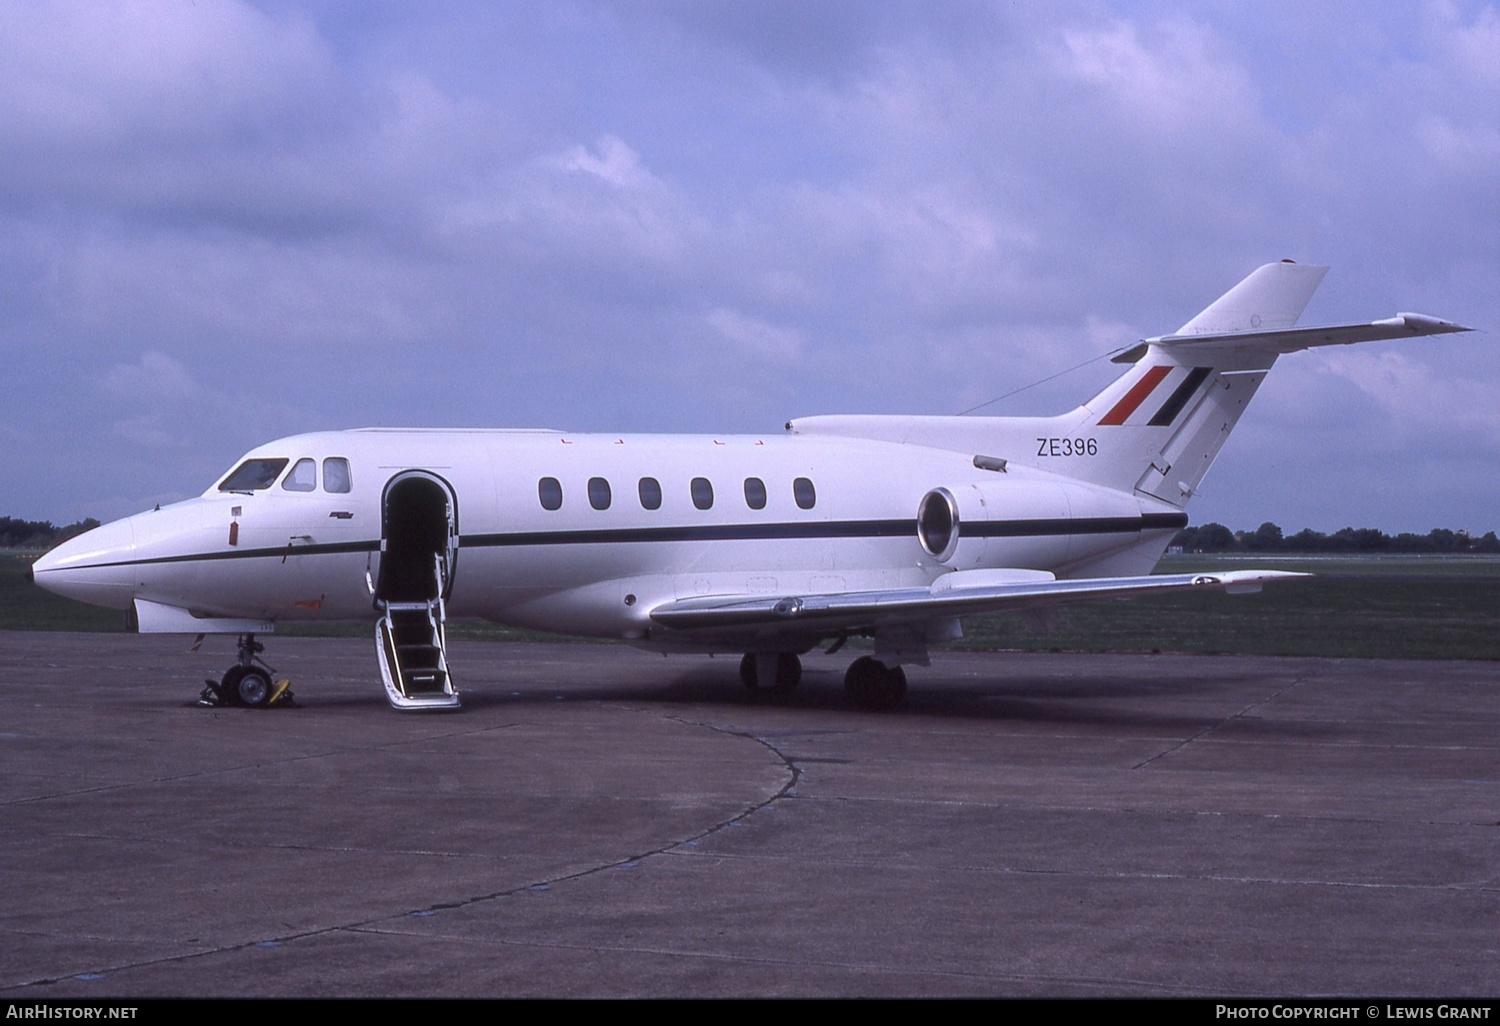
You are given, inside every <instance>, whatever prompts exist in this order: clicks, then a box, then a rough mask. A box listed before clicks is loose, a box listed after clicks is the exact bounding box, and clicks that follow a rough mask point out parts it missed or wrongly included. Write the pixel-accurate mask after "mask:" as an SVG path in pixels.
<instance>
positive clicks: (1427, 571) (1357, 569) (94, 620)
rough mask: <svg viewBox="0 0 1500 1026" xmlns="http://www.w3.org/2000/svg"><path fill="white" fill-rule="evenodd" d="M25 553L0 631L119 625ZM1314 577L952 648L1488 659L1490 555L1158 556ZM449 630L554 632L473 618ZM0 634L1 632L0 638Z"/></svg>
mask: <svg viewBox="0 0 1500 1026" xmlns="http://www.w3.org/2000/svg"><path fill="white" fill-rule="evenodd" d="M34 558H35V553H17V552H0V630H31V631H123V630H124V629H125V618H124V614H123V613H121V612H120V611H118V610H108V609H98V608H95V607H93V606H85V605H82V604H80V603H76V602H70V601H68V600H67V599H63V598H59V597H58V596H56V595H52V594H50V593H48V592H45V591H42V590H41V589H40V588H38V587H36V586H35V585H33V584H32V583H31V582H29V581H28V580H26V576H25V573H26V567H27V566H28V565H29V563H30V561H31V560H32V559H34ZM1251 566H1254V567H1262V568H1270V569H1278V570H1298V571H1302V572H1305V573H1312V574H1316V575H1317V576H1316V577H1313V578H1310V579H1305V580H1297V581H1288V582H1285V583H1282V584H1279V585H1271V586H1268V587H1267V588H1266V589H1265V590H1264V591H1263V592H1261V593H1260V594H1259V595H1222V594H1190V595H1172V596H1162V597H1156V598H1143V599H1132V600H1128V601H1124V600H1117V601H1110V602H1097V603H1078V604H1075V605H1065V606H1062V607H1061V608H1060V609H1059V610H1058V613H1057V618H1056V622H1055V625H1054V629H1053V630H1051V631H1031V630H1028V629H1027V628H1026V626H1025V623H1024V620H1023V618H1022V617H1021V615H1020V614H1004V615H999V616H984V617H973V618H971V619H968V620H966V621H965V623H964V628H965V635H966V636H965V638H964V640H963V641H960V642H957V643H955V644H954V646H953V647H956V648H963V649H971V650H992V649H1020V650H1025V651H1049V650H1054V649H1055V650H1060V651H1070V652H1236V653H1244V654H1254V655H1317V656H1338V657H1368V658H1412V659H1500V557H1495V556H1374V557H1364V556H1353V557H1345V556H1337V557H1336V556H1308V557H1295V558H1286V557H1283V558H1278V557H1263V558H1256V557H1250V556H1169V557H1167V558H1166V559H1164V560H1163V561H1162V564H1161V567H1160V569H1161V571H1162V572H1165V573H1190V572H1196V571H1214V570H1228V569H1235V568H1245V567H1251ZM370 630H371V628H370V626H369V625H367V624H331V625H326V626H307V625H304V626H297V627H287V628H285V629H283V631H282V633H286V634H292V635H299V636H309V635H314V636H338V637H365V636H367V635H369V633H370ZM450 632H451V633H452V634H453V635H454V636H455V637H470V638H488V639H494V640H524V639H540V638H549V639H550V638H554V636H553V635H546V634H541V633H538V632H532V631H519V630H512V629H509V628H503V627H497V626H494V625H492V624H485V623H466V622H457V623H453V624H451V625H450ZM0 644H3V640H0Z"/></svg>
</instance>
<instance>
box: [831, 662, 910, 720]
mask: <svg viewBox="0 0 1500 1026" xmlns="http://www.w3.org/2000/svg"><path fill="white" fill-rule="evenodd" d="M844 691H845V692H846V693H847V694H848V695H849V700H850V701H851V702H853V703H854V704H855V705H857V706H859V707H860V708H861V709H873V710H885V709H895V708H896V707H897V706H899V705H900V704H901V703H902V702H904V701H906V671H905V670H903V669H901V667H899V666H886V665H885V664H884V663H882V662H880V661H879V660H877V659H875V658H873V657H871V656H860V657H859V658H858V659H856V660H854V662H853V663H851V664H849V670H848V672H847V673H845V674H844Z"/></svg>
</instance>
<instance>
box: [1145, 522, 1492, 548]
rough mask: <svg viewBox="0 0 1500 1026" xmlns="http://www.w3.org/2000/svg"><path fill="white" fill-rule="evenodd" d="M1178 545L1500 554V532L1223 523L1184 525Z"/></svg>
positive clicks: (1176, 539)
mask: <svg viewBox="0 0 1500 1026" xmlns="http://www.w3.org/2000/svg"><path fill="white" fill-rule="evenodd" d="M1172 546H1173V547H1174V548H1175V547H1181V549H1182V551H1183V552H1500V538H1496V537H1495V532H1494V531H1487V532H1485V533H1484V534H1483V535H1480V536H1479V537H1477V538H1476V537H1475V536H1474V535H1472V534H1470V533H1469V532H1468V531H1464V530H1458V531H1450V530H1448V529H1447V528H1444V527H1435V528H1433V529H1432V530H1431V531H1428V532H1427V533H1426V534H1412V533H1409V532H1404V533H1402V534H1396V535H1390V534H1386V533H1385V532H1384V531H1380V530H1378V529H1376V528H1373V527H1345V528H1343V529H1342V530H1338V531H1335V532H1333V533H1332V534H1324V533H1323V532H1322V531H1314V530H1312V529H1311V528H1303V529H1302V530H1301V531H1298V532H1297V533H1296V534H1293V535H1284V534H1282V532H1281V528H1279V527H1277V526H1276V525H1275V524H1273V523H1271V522H1270V521H1267V522H1266V523H1264V524H1261V525H1260V526H1259V527H1257V528H1256V529H1255V530H1253V531H1231V530H1230V529H1229V528H1227V527H1225V526H1224V525H1223V524H1203V525H1202V526H1200V527H1184V528H1183V529H1182V530H1181V531H1179V532H1177V537H1176V538H1174V539H1172Z"/></svg>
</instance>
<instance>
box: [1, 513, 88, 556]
mask: <svg viewBox="0 0 1500 1026" xmlns="http://www.w3.org/2000/svg"><path fill="white" fill-rule="evenodd" d="M98 526H99V521H97V520H95V519H94V518H93V517H89V518H88V519H87V520H80V521H78V523H76V524H69V525H67V526H66V527H58V526H57V525H56V524H54V523H52V521H50V520H21V519H19V518H17V517H0V549H50V548H51V547H52V546H54V545H56V544H57V543H58V542H64V541H67V540H68V539H69V538H71V537H73V536H74V535H75V534H82V533H83V532H84V531H91V530H93V529H94V528H96V527H98Z"/></svg>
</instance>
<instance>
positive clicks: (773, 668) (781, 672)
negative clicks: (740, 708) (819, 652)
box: [740, 652, 802, 701]
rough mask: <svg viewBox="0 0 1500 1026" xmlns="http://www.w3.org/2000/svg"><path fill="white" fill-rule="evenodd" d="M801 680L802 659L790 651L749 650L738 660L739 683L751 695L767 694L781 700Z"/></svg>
mask: <svg viewBox="0 0 1500 1026" xmlns="http://www.w3.org/2000/svg"><path fill="white" fill-rule="evenodd" d="M801 680H802V660H801V659H798V658H797V656H796V655H794V654H793V653H791V652H751V653H749V654H747V655H746V656H745V658H743V659H741V660H740V683H742V684H744V685H745V688H746V690H748V691H749V692H750V693H751V694H752V695H764V694H769V695H772V696H774V697H776V698H779V699H782V700H783V701H784V700H786V699H787V698H790V697H791V694H792V692H793V691H795V690H796V688H797V684H798V683H799V682H800V681H801Z"/></svg>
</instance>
